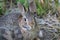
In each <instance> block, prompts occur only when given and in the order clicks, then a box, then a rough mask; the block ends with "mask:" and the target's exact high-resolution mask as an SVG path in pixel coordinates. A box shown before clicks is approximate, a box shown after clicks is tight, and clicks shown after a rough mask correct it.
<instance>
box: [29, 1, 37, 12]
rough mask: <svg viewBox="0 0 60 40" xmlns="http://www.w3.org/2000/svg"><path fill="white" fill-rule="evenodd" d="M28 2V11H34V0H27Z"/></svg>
mask: <svg viewBox="0 0 60 40" xmlns="http://www.w3.org/2000/svg"><path fill="white" fill-rule="evenodd" d="M28 2H29V10H30V12H36V4H35V1H34V0H32V1H28Z"/></svg>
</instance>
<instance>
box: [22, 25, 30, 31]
mask: <svg viewBox="0 0 60 40" xmlns="http://www.w3.org/2000/svg"><path fill="white" fill-rule="evenodd" d="M23 29H24V30H26V31H30V30H31V27H30V26H29V25H28V26H23Z"/></svg>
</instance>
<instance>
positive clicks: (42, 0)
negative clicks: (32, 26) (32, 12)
mask: <svg viewBox="0 0 60 40" xmlns="http://www.w3.org/2000/svg"><path fill="white" fill-rule="evenodd" d="M11 1H12V0H11ZM14 1H16V3H17V2H20V3H22V4H23V5H24V6H25V8H26V10H27V8H28V2H27V0H14ZM58 1H59V0H54V1H53V0H38V1H37V0H35V3H36V7H37V14H38V15H39V16H42V15H45V14H47V12H48V11H49V10H51V11H53V12H55V10H56V8H57V6H58V5H59V2H58ZM6 2H7V0H5V1H4V0H3V1H2V0H0V15H1V14H4V13H5V12H6V10H7V9H6V4H4V3H6ZM13 3H14V2H13ZM13 3H12V4H13ZM10 4H11V2H10ZM12 4H11V5H12ZM11 5H10V6H11ZM53 12H52V13H53Z"/></svg>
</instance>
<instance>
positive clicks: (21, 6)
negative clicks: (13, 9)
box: [17, 2, 25, 14]
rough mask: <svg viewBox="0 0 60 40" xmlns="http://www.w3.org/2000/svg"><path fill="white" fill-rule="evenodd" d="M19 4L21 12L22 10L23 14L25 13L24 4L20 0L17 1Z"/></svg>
mask: <svg viewBox="0 0 60 40" xmlns="http://www.w3.org/2000/svg"><path fill="white" fill-rule="evenodd" d="M17 6H18V8H19V10H20V12H21V13H22V14H24V13H25V10H24V7H23V5H22V4H21V3H20V2H18V3H17Z"/></svg>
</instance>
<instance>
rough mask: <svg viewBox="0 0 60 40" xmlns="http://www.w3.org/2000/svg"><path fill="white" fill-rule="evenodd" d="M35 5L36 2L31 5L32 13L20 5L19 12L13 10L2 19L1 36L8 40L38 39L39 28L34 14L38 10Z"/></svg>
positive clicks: (0, 24)
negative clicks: (36, 25)
mask: <svg viewBox="0 0 60 40" xmlns="http://www.w3.org/2000/svg"><path fill="white" fill-rule="evenodd" d="M34 5H35V4H34V2H31V3H29V10H30V11H27V12H26V11H25V10H24V7H23V6H22V5H21V4H20V3H18V8H17V9H18V10H17V9H16V10H13V11H11V12H10V13H9V14H7V15H4V16H3V17H0V34H1V35H2V36H3V38H5V39H6V40H33V39H34V38H36V37H37V30H36V29H37V28H36V27H35V20H34V16H33V14H32V13H34V12H35V9H36V8H34ZM1 35H0V36H1ZM2 36H1V37H2ZM1 39H2V38H1Z"/></svg>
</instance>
